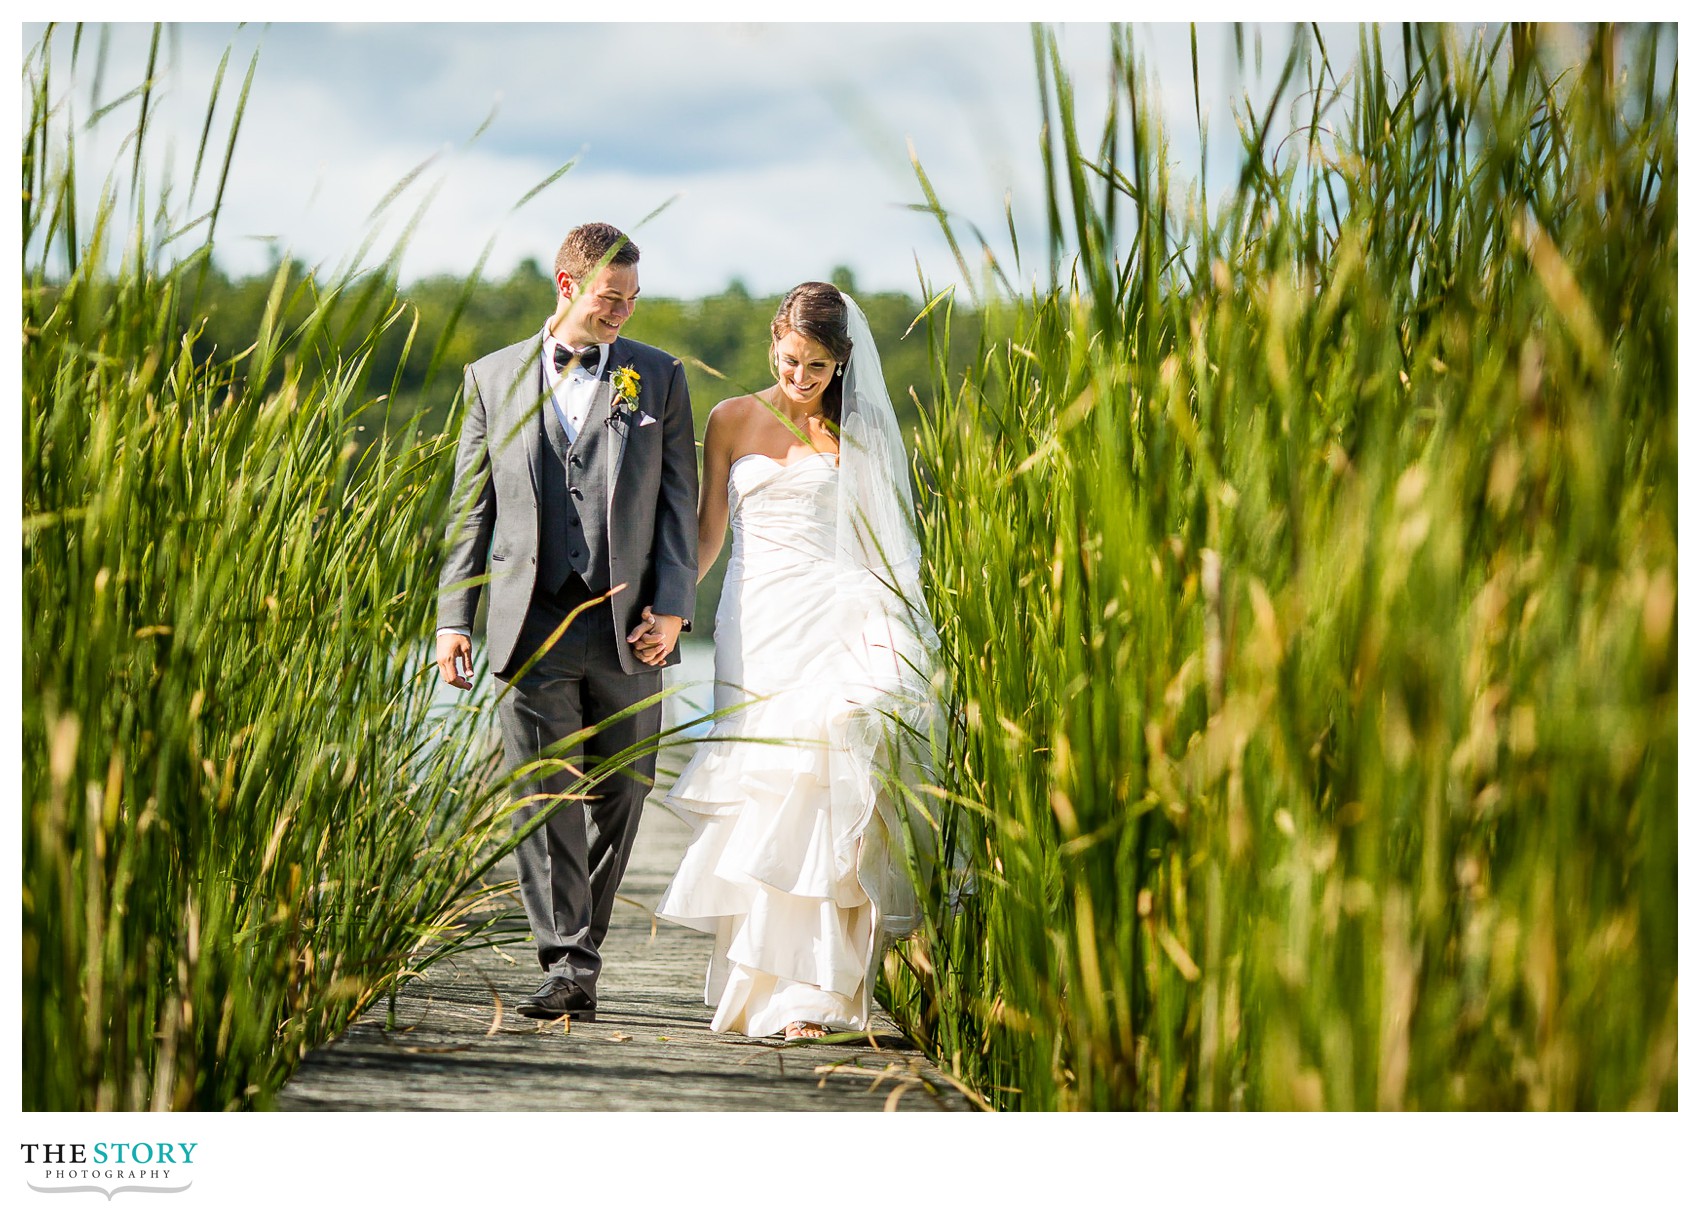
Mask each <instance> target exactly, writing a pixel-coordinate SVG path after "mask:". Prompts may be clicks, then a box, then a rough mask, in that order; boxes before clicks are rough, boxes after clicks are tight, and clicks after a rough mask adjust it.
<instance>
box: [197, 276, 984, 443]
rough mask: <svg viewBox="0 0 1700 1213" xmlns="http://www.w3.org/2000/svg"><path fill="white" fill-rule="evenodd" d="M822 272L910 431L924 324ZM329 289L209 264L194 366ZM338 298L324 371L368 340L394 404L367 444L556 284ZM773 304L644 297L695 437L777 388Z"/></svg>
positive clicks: (530, 314) (373, 292) (969, 321)
mask: <svg viewBox="0 0 1700 1213" xmlns="http://www.w3.org/2000/svg"><path fill="white" fill-rule="evenodd" d="M828 277H829V280H831V281H832V282H834V283H835V284H836V285H838V286H839V287H840V288H841V289H843V290H846V291H849V292H852V293H853V294H855V297H856V300H857V302H858V303H860V304H861V306H862V309H863V311H865V312H866V313H867V316H868V324H869V326H870V327H871V328H872V330H873V333H874V338H875V340H876V341H877V342H878V344H879V348H880V356H881V359H882V361H883V363H884V369H885V377H886V383H887V386H888V387H889V388H890V391H891V398H892V403H893V405H894V406H895V407H896V409H897V413H898V419H899V421H900V423H901V424H902V425H903V428H904V430H905V432H906V433H907V432H909V430H910V429H911V427H912V426H913V425H914V423H915V421H916V420H917V417H918V415H917V412H916V398H917V397H919V398H920V399H921V400H923V401H924V400H925V399H926V398H927V394H928V391H929V387H928V385H929V384H930V382H931V374H930V372H929V353H928V346H927V341H928V334H927V328H926V323H925V322H922V323H921V324H919V325H915V326H914V328H913V330H912V331H911V329H910V326H911V324H912V323H913V321H914V320H915V317H916V316H917V314H919V312H920V311H921V309H922V307H923V303H922V302H921V301H920V300H918V299H915V298H912V297H910V296H908V295H905V294H902V293H898V292H877V293H871V294H862V293H860V292H857V291H856V286H855V282H854V279H853V276H852V274H851V272H850V271H849V270H848V269H846V268H844V267H842V266H841V267H839V268H837V269H836V270H834V271H832V273H831V274H830V275H829V276H828ZM323 290H324V288H323V287H322V286H321V285H320V284H319V283H317V282H316V281H315V279H314V278H313V277H312V275H311V274H310V273H308V272H307V270H306V269H305V267H299V266H295V265H292V264H288V263H286V264H284V265H282V266H281V267H279V268H278V269H276V270H274V271H271V272H269V273H264V274H258V275H254V276H251V277H244V278H236V279H232V278H229V277H226V276H225V275H224V274H223V273H221V272H220V271H219V270H218V269H217V268H211V269H209V271H208V273H207V274H206V276H205V278H204V280H203V282H202V285H201V289H200V292H199V298H198V299H197V300H195V301H194V303H193V305H192V312H193V314H194V315H195V316H197V317H198V318H199V319H198V323H199V324H200V328H199V330H198V333H197V335H196V337H195V341H194V345H195V352H196V356H197V359H204V358H207V357H209V356H211V357H229V356H231V355H233V354H238V353H241V352H242V351H243V350H245V349H247V348H248V347H249V346H250V345H251V344H252V343H253V341H254V335H255V334H256V333H258V332H260V331H261V329H262V324H263V322H264V319H265V316H266V312H267V309H268V307H270V308H272V309H273V311H274V313H275V316H276V321H275V322H274V323H277V324H280V325H282V326H283V327H284V328H285V329H288V328H289V327H290V326H291V324H292V321H293V322H295V323H299V320H298V319H297V318H298V317H302V316H306V315H308V314H309V313H311V312H313V311H314V309H315V306H316V304H317V303H318V302H319V301H320V300H321V299H322V297H323ZM341 291H342V298H341V299H340V300H338V301H337V302H336V304H335V306H334V307H332V308H331V309H329V315H330V316H332V317H333V320H332V322H331V323H330V324H328V325H326V326H325V331H324V333H323V336H322V339H321V340H320V341H319V342H318V343H317V349H318V356H319V357H322V358H323V359H324V360H325V361H326V364H327V365H330V364H333V363H335V362H336V361H339V360H341V361H346V360H347V359H348V358H349V357H351V356H352V355H354V354H355V353H356V352H358V351H359V349H360V346H361V343H363V342H365V343H370V350H369V352H368V355H367V356H368V368H367V373H368V382H369V383H371V384H372V385H374V387H375V388H376V389H377V390H379V391H385V392H386V394H387V396H388V399H387V400H385V401H384V402H383V407H382V409H381V411H379V410H375V411H374V418H375V422H377V423H376V424H374V425H373V427H372V433H373V437H376V435H377V431H378V429H379V428H380V425H381V427H382V428H383V429H386V430H388V431H390V432H395V431H397V430H398V429H400V428H401V427H402V426H404V425H405V424H406V423H407V422H409V421H412V420H415V419H417V421H418V422H419V427H420V432H422V433H429V432H432V431H433V430H440V429H442V427H443V426H444V424H445V423H446V422H447V421H448V417H449V409H450V407H451V405H452V403H453V400H454V396H455V393H456V392H457V391H458V389H459V387H460V383H461V375H460V372H461V368H462V367H464V366H465V365H466V364H467V363H469V362H471V361H473V360H474V359H476V358H478V357H480V356H482V355H483V354H486V353H488V352H490V351H491V350H494V349H499V348H500V347H502V346H504V345H508V344H510V343H512V342H514V341H519V340H523V339H524V338H525V337H527V336H529V335H531V334H533V333H535V332H537V331H538V330H539V329H540V328H541V327H542V325H543V321H544V320H545V319H546V318H547V316H548V315H549V312H550V311H551V309H552V307H553V303H554V284H553V282H552V281H551V280H550V277H549V274H548V272H547V271H546V270H545V269H544V267H543V266H541V265H539V264H538V262H536V261H535V260H527V261H524V262H522V263H521V264H520V265H519V266H517V267H516V268H515V269H514V270H513V271H512V272H511V273H509V274H508V275H507V277H505V278H501V279H491V280H482V281H477V282H469V281H468V280H467V279H464V278H458V277H452V276H439V277H432V278H423V279H419V280H417V281H415V282H413V283H411V284H410V285H408V286H406V287H397V286H396V285H395V284H394V282H393V281H391V280H389V279H386V278H384V277H383V276H382V275H381V274H373V275H370V276H368V277H367V278H365V279H357V280H355V281H354V282H352V283H349V284H347V285H345V286H343V287H342V288H341ZM392 299H399V300H400V301H402V303H403V304H404V305H405V310H404V312H403V313H402V314H401V315H400V316H399V317H397V318H396V319H395V320H394V321H393V322H392V323H390V324H389V325H388V326H386V327H383V328H382V329H381V330H380V329H379V326H378V323H377V322H378V320H379V319H380V317H381V314H382V309H383V308H385V307H386V305H388V304H389V302H390V301H391V300H392ZM779 299H780V297H779V296H778V295H765V296H758V295H752V294H751V293H750V292H749V290H748V288H746V287H745V286H744V284H743V283H742V282H741V281H738V280H734V281H733V282H732V283H731V284H730V285H728V286H727V287H726V289H725V290H723V291H721V292H720V293H719V294H715V295H708V296H705V297H703V298H700V299H661V298H651V297H650V296H648V295H645V296H644V297H643V299H642V300H641V302H640V303H639V305H638V309H637V312H636V313H635V314H634V315H633V317H632V319H631V321H630V322H629V323H628V325H627V327H626V333H627V335H628V336H630V337H632V338H634V339H635V340H638V341H644V342H648V343H649V344H650V345H655V346H659V347H661V348H662V349H665V350H668V351H670V352H672V353H675V354H677V355H679V356H680V357H681V358H682V359H684V361H685V366H686V374H687V377H688V379H689V381H690V387H691V401H692V404H693V406H694V410H695V413H696V421H697V433H698V436H699V437H700V435H701V433H702V428H703V425H704V424H705V422H706V421H707V418H708V412H709V409H710V408H711V407H712V406H713V405H714V404H715V402H717V401H719V400H722V399H724V398H726V397H728V396H735V395H740V394H742V393H744V392H748V391H754V390H757V389H759V388H763V387H766V386H768V385H769V384H771V383H772V382H773V376H772V372H771V371H770V370H769V368H768V361H767V354H768V333H769V328H768V326H769V324H770V323H771V321H772V319H773V313H774V310H775V309H776V308H777V307H778V305H779ZM323 315H324V313H321V314H320V321H321V322H322V320H323ZM974 326H975V317H974V316H973V315H972V314H971V313H968V312H966V311H958V313H957V315H956V318H955V320H954V322H953V332H952V341H951V345H952V348H953V351H955V352H957V353H960V352H961V351H962V350H963V349H971V348H973V347H972V342H973V338H974V335H975V328H974ZM905 334H907V336H905ZM386 389H387V391H386ZM912 390H913V394H911V393H912Z"/></svg>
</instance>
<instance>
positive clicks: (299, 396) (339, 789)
mask: <svg viewBox="0 0 1700 1213" xmlns="http://www.w3.org/2000/svg"><path fill="white" fill-rule="evenodd" d="M51 41H52V39H51V35H50V36H49V39H47V40H44V41H43V42H42V44H40V45H39V46H38V47H37V48H36V49H35V50H34V51H33V52H32V53H31V55H30V56H29V57H28V59H27V61H26V63H25V69H24V84H25V93H26V97H27V99H28V106H29V113H28V119H27V123H26V126H25V130H24V139H23V238H24V247H25V256H26V262H25V270H24V281H23V324H24V330H23V358H22V379H23V424H22V440H23V455H22V467H23V489H24V500H23V583H22V589H23V593H22V597H23V621H24V624H23V626H24V634H23V637H22V645H21V664H22V671H21V673H22V678H23V684H24V688H25V690H24V704H23V738H22V755H23V810H24V811H23V816H22V821H21V827H22V836H23V837H22V871H23V965H22V990H23V997H22V1005H23V1016H24V1023H23V1034H24V1062H23V1102H24V1106H25V1107H26V1108H29V1109H109V1108H155V1109H167V1108H198V1109H223V1108H236V1107H246V1106H253V1105H255V1104H256V1103H263V1102H264V1100H265V1097H266V1095H267V1094H268V1093H269V1092H270V1091H271V1090H273V1089H274V1088H275V1087H276V1085H277V1084H278V1083H279V1082H280V1081H281V1079H282V1077H283V1076H284V1075H286V1074H287V1073H288V1070H289V1068H290V1067H291V1066H292V1065H293V1063H294V1062H295V1060H296V1059H298V1057H299V1056H300V1055H301V1053H302V1052H303V1051H304V1050H305V1048H306V1047H307V1046H308V1045H309V1044H311V1043H314V1042H316V1041H319V1040H322V1039H324V1038H325V1037H327V1036H328V1035H330V1034H331V1033H333V1032H334V1031H335V1030H337V1029H338V1028H339V1027H340V1026H341V1025H342V1024H343V1023H344V1022H346V1020H347V1018H348V1016H349V1015H350V1014H351V1013H352V1012H353V1011H354V1010H355V1009H357V1008H358V1007H359V1006H361V1005H363V1004H364V1003H366V1002H368V1001H369V1000H370V999H372V998H373V997H374V996H375V995H376V994H377V993H378V992H379V991H380V990H381V989H383V988H384V987H385V986H386V985H387V984H388V983H390V982H392V981H393V980H395V979H396V978H397V977H398V975H401V974H404V973H405V972H407V971H408V970H409V967H410V966H411V965H413V964H416V963H418V962H419V960H420V959H421V957H422V956H424V955H426V954H428V953H430V952H431V951H432V950H433V949H435V948H437V947H438V946H439V945H440V944H441V943H442V942H443V940H444V939H445V938H446V932H447V931H448V929H449V927H450V925H451V924H452V923H454V922H455V921H456V920H457V919H458V918H459V917H460V915H461V913H462V911H463V910H464V909H466V907H467V905H468V904H469V902H470V900H471V899H474V898H476V897H477V896H478V895H479V880H478V878H479V876H480V874H481V873H482V872H484V871H485V870H487V866H488V862H489V856H490V855H491V854H492V851H491V847H490V843H491V841H492V838H493V836H494V835H493V831H495V830H496V829H497V828H498V826H499V824H500V819H501V817H502V816H503V814H501V813H498V812H496V811H494V809H493V807H492V806H493V803H494V802H493V801H492V800H491V799H490V797H489V796H488V795H481V794H479V787H480V780H481V771H482V764H483V762H484V761H485V760H486V759H487V758H488V755H489V748H490V747H489V743H488V741H487V740H485V739H484V738H483V737H482V736H481V735H480V734H478V733H476V732H475V722H476V719H477V716H476V713H475V712H472V711H464V710H463V711H451V712H448V713H446V714H444V713H443V712H441V711H440V710H439V711H437V712H433V709H432V692H433V687H434V685H435V681H436V680H435V673H434V670H433V669H432V667H431V666H430V665H429V663H428V660H427V659H426V658H425V656H424V654H425V651H426V650H425V646H426V645H427V643H428V641H429V638H430V634H431V620H432V618H433V616H434V610H435V606H434V604H435V598H436V572H437V568H438V566H439V560H438V552H439V550H440V549H439V545H440V542H441V532H442V522H443V519H444V518H445V517H446V512H447V508H448V491H449V480H450V470H451V465H452V445H451V443H450V441H449V439H448V438H446V437H445V436H444V435H443V434H438V433H432V434H422V433H419V432H417V428H416V427H414V426H410V425H407V424H402V423H398V422H396V421H395V420H394V419H391V424H390V425H389V427H388V428H389V431H390V436H389V437H388V438H387V439H385V440H383V441H373V438H374V435H375V434H376V433H378V432H380V431H382V430H384V429H385V418H384V416H383V409H384V404H383V401H384V399H385V396H384V387H385V385H382V384H376V385H374V384H369V383H368V382H367V377H366V375H365V370H364V359H365V356H366V354H367V352H368V351H369V350H370V349H371V348H372V345H373V343H375V342H376V341H378V340H379V339H380V338H381V337H382V336H383V334H384V333H385V331H386V330H387V329H389V328H392V327H395V326H401V327H403V328H406V327H407V326H409V324H410V317H409V314H408V312H407V310H406V309H405V308H403V307H401V306H399V305H398V304H396V303H395V301H394V300H393V298H387V299H382V298H381V299H372V300H366V301H365V302H366V304H368V305H369V306H365V307H356V308H352V309H351V308H350V307H348V306H346V305H347V303H348V301H349V300H350V299H351V298H358V297H359V296H361V293H362V292H364V291H366V290H368V288H369V286H370V284H371V282H373V281H381V280H383V279H384V275H383V274H379V273H374V274H368V275H360V274H352V273H351V274H346V275H343V276H341V277H339V278H337V279H336V280H335V281H334V282H329V283H326V282H321V281H318V280H316V279H314V278H313V277H311V276H305V277H303V276H299V275H295V274H292V273H291V271H290V269H289V268H288V267H285V268H284V269H282V270H280V271H279V274H278V277H277V279H276V280H275V282H274V283H273V287H272V291H271V297H270V300H269V302H268V307H267V311H266V315H265V318H264V319H263V321H262V322H261V324H260V326H259V328H258V330H257V331H256V332H254V333H253V334H252V338H251V341H252V343H251V344H250V345H249V346H248V347H247V348H246V349H242V350H220V351H216V352H215V353H214V354H212V355H211V356H208V357H200V358H197V357H196V356H195V355H194V353H193V349H194V340H195V337H196V334H197V332H198V329H199V325H198V322H197V320H196V293H195V292H196V285H197V282H198V281H199V278H200V274H201V273H202V271H203V270H204V268H205V266H206V265H207V263H208V258H210V255H211V251H212V240H213V233H214V230H215V228H216V225H217V221H218V214H219V198H220V197H221V195H222V185H223V180H224V177H225V175H226V174H227V173H228V171H229V165H230V160H229V157H230V154H231V150H232V149H233V147H234V146H235V142H236V132H237V130H238V128H239V125H240V120H241V108H242V102H243V100H244V99H245V97H246V93H247V83H246V82H245V83H243V84H242V86H241V88H240V91H239V93H238V95H237V96H236V97H235V100H234V103H232V100H231V97H230V95H229V91H225V90H224V88H223V86H224V80H225V75H224V71H223V69H222V68H221V70H220V73H219V77H218V81H217V82H216V83H215V85H214V91H213V96H212V97H211V98H210V99H209V101H208V103H207V105H208V114H207V123H206V127H205V133H204V134H203V137H202V142H201V146H200V148H199V151H198V154H197V156H196V170H195V172H196V178H195V180H192V181H191V182H189V183H188V190H187V192H186V193H185V195H184V196H183V197H182V198H181V199H174V198H173V197H172V196H171V192H170V190H169V189H168V188H166V187H164V186H162V185H156V184H154V183H151V182H149V181H148V180H146V173H145V168H146V164H147V158H146V157H144V155H143V152H142V149H143V146H144V144H145V143H146V142H147V140H148V138H149V131H148V128H147V120H148V119H147V113H148V106H147V100H148V98H149V96H150V95H151V94H152V92H153V90H154V89H156V88H157V87H158V86H159V80H158V78H157V77H156V76H155V74H154V72H155V65H153V64H150V68H149V79H148V80H146V81H145V82H144V83H143V85H142V86H141V88H140V89H139V90H137V92H136V93H135V94H133V95H132V96H131V97H130V98H129V102H130V104H127V105H125V106H123V107H120V108H116V109H109V110H108V111H107V112H106V113H105V114H104V115H102V116H101V117H100V120H101V121H106V122H115V121H119V120H121V117H122V116H124V115H133V116H137V118H136V121H137V125H136V126H135V128H134V129H133V130H132V131H131V132H130V135H129V141H128V146H127V147H126V151H125V160H124V163H122V164H121V165H119V166H118V167H117V168H116V169H114V170H113V173H112V175H110V176H109V177H108V178H107V179H106V181H105V183H104V185H103V186H102V189H101V192H100V202H99V205H98V206H97V207H96V208H95V209H94V212H93V213H92V214H91V213H89V212H88V209H87V207H86V204H85V205H83V207H82V209H79V203H83V202H84V196H83V195H82V194H80V193H79V191H78V188H77V182H78V175H79V173H84V174H86V172H87V170H86V168H85V166H83V165H81V164H79V163H78V162H77V159H76V154H75V143H74V138H73V136H74V133H75V132H74V128H73V127H72V125H71V124H70V123H69V122H68V121H66V120H64V119H63V118H62V115H61V114H60V113H59V110H60V108H61V107H63V106H66V105H68V104H69V103H68V101H67V100H66V98H65V97H63V96H61V94H60V91H59V90H60V89H61V88H62V86H61V82H60V81H59V79H58V78H57V76H56V75H55V73H54V70H53V69H54V65H53V63H52V61H51V56H50V53H49V49H50V46H51ZM77 41H78V43H79V44H80V42H81V38H80V34H79V36H78V39H77ZM156 48H157V43H156ZM73 54H75V52H73ZM248 78H249V80H251V79H252V67H250V69H249V77H248ZM221 91H224V95H223V96H221V95H220V93H221ZM231 91H234V90H231ZM221 107H222V108H221ZM218 113H225V114H229V115H230V117H229V118H228V131H229V134H228V137H225V138H223V139H222V142H221V141H220V139H218V138H215V137H214V136H215V123H214V115H215V114H218ZM132 149H133V154H132ZM203 165H204V166H205V174H206V176H205V179H203V178H202V171H203V169H202V166H203ZM209 183H210V184H209ZM185 208H188V209H185ZM201 208H205V209H201ZM193 210H199V211H200V213H199V216H198V218H196V219H195V220H194V221H193V222H185V221H184V220H183V216H184V215H185V214H188V213H191V212H192V211H193ZM195 240H198V241H199V242H200V243H199V245H198V248H197V247H195V246H194V245H189V246H188V247H187V248H185V244H186V243H187V242H188V241H195ZM398 252H399V250H398ZM303 301H305V303H304V305H303V306H295V305H296V304H300V303H302V302H303ZM285 314H289V315H292V316H296V317H299V319H298V320H297V321H296V322H294V323H293V324H291V325H289V326H287V327H286V326H284V325H283V324H281V323H280V322H279V319H278V318H279V317H280V316H282V315H285ZM361 316H365V317H366V319H364V320H361V319H359V317H361ZM337 317H340V318H342V319H340V320H335V321H334V323H333V318H337ZM350 317H353V319H350ZM374 317H375V318H374ZM351 325H352V326H354V327H350V326H351ZM360 325H364V327H359V326H360ZM350 350H352V351H353V353H352V354H350V353H349V352H348V351H350Z"/></svg>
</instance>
